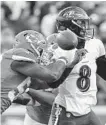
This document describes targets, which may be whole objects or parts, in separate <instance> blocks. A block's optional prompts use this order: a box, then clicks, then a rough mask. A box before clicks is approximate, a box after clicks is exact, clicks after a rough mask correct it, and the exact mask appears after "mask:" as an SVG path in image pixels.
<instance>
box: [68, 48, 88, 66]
mask: <svg viewBox="0 0 106 125" xmlns="http://www.w3.org/2000/svg"><path fill="white" fill-rule="evenodd" d="M87 52H88V51H87V50H86V49H78V50H76V52H75V56H74V59H73V61H72V62H71V63H68V64H67V68H73V67H74V66H75V65H76V64H77V63H78V62H79V61H81V60H82V58H83V57H84V56H85V55H86V53H87Z"/></svg>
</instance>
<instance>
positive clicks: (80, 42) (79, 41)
mask: <svg viewBox="0 0 106 125" xmlns="http://www.w3.org/2000/svg"><path fill="white" fill-rule="evenodd" d="M84 47H85V40H84V39H79V38H78V45H77V47H76V48H77V49H82V48H84Z"/></svg>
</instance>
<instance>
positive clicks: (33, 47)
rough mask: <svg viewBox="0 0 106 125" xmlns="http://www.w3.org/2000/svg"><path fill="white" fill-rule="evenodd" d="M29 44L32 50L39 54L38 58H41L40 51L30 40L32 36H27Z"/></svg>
mask: <svg viewBox="0 0 106 125" xmlns="http://www.w3.org/2000/svg"><path fill="white" fill-rule="evenodd" d="M26 39H27V42H28V43H30V46H31V48H32V49H33V50H34V51H35V52H36V53H37V55H38V57H39V56H40V53H39V51H38V50H37V49H36V48H35V46H34V45H33V44H32V43H33V42H32V40H31V39H30V36H28V35H27V36H26Z"/></svg>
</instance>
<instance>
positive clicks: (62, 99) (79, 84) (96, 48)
mask: <svg viewBox="0 0 106 125" xmlns="http://www.w3.org/2000/svg"><path fill="white" fill-rule="evenodd" d="M85 49H86V50H87V51H88V53H87V54H86V55H85V56H84V57H83V59H82V60H81V61H80V62H79V63H78V64H76V65H75V66H74V68H73V70H72V71H71V73H70V74H69V76H68V77H67V78H66V80H65V81H64V82H63V84H61V85H60V86H59V94H58V95H57V97H56V98H55V103H57V104H60V105H62V106H63V107H65V108H66V111H68V112H71V113H73V115H75V116H80V115H84V114H87V113H89V112H90V111H91V106H93V105H95V104H96V103H97V99H96V93H97V85H96V70H97V66H96V59H97V58H98V57H100V56H102V55H104V54H105V48H104V45H103V43H102V42H101V41H100V40H98V39H91V40H89V41H86V43H85ZM60 50H61V49H60V48H59V49H57V51H56V53H58V54H57V56H59V53H60V52H61V53H64V54H65V56H66V57H67V59H68V61H72V60H73V57H74V54H75V51H76V49H74V50H71V51H64V50H62V51H60ZM63 51H64V52H63Z"/></svg>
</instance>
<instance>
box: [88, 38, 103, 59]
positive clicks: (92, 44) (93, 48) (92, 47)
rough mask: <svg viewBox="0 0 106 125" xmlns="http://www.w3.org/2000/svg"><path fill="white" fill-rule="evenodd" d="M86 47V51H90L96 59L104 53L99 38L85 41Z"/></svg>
mask: <svg viewBox="0 0 106 125" xmlns="http://www.w3.org/2000/svg"><path fill="white" fill-rule="evenodd" d="M86 43H87V44H86V48H87V50H88V52H89V51H90V52H92V53H93V54H94V55H95V58H96V59H97V58H98V57H100V56H103V55H105V47H104V45H103V42H102V41H101V40H99V39H96V38H95V39H91V40H89V41H86Z"/></svg>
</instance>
